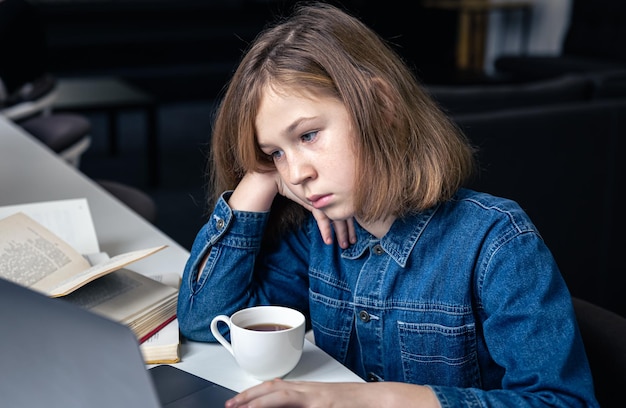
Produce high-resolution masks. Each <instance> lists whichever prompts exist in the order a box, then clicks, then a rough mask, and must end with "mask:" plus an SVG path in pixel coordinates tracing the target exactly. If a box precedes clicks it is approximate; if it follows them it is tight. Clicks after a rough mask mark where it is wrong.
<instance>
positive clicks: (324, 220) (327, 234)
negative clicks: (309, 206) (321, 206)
mask: <svg viewBox="0 0 626 408" xmlns="http://www.w3.org/2000/svg"><path fill="white" fill-rule="evenodd" d="M312 213H313V217H314V218H315V220H316V221H317V227H318V228H319V230H320V234H321V235H322V239H323V240H324V243H325V244H327V245H330V244H332V243H333V228H332V222H331V221H330V219H329V218H328V217H327V216H326V215H324V213H323V212H321V211H319V210H315V209H314V210H313V211H312Z"/></svg>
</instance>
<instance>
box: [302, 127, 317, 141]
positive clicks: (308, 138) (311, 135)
mask: <svg viewBox="0 0 626 408" xmlns="http://www.w3.org/2000/svg"><path fill="white" fill-rule="evenodd" d="M316 137H317V130H316V131H313V132H307V133H305V134H303V135H302V136H300V140H302V141H303V142H312V141H313V140H315V138H316Z"/></svg>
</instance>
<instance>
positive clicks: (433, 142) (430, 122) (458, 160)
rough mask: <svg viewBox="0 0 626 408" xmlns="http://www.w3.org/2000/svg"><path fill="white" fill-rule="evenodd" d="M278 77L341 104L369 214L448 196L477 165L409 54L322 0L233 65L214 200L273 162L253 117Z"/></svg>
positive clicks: (219, 134)
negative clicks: (353, 137) (418, 76)
mask: <svg viewBox="0 0 626 408" xmlns="http://www.w3.org/2000/svg"><path fill="white" fill-rule="evenodd" d="M271 85H276V86H277V87H280V88H285V89H295V90H302V91H303V92H312V93H314V94H318V95H320V94H321V95H327V96H328V95H330V96H333V97H336V98H338V99H339V100H340V101H341V102H343V104H344V105H345V107H346V109H347V110H348V112H349V115H350V116H351V119H352V122H353V123H352V126H354V129H355V131H356V132H355V133H356V134H357V135H359V136H360V138H359V137H357V140H355V141H354V143H355V151H356V155H357V169H356V174H358V175H359V177H358V179H357V180H356V181H355V183H356V188H355V191H356V197H355V212H356V215H357V216H358V217H359V218H360V219H362V220H364V221H372V220H376V219H379V218H381V217H385V216H387V215H391V214H393V215H396V216H399V217H401V216H403V215H405V214H407V213H410V212H414V211H420V210H424V209H426V208H429V207H431V206H433V205H435V204H437V203H438V202H441V201H443V200H447V199H449V198H450V197H451V196H452V195H453V194H454V193H455V192H456V190H457V189H458V188H459V187H460V186H461V185H462V184H463V182H464V181H465V180H466V179H467V178H468V177H469V176H470V174H471V173H472V171H473V166H474V162H473V150H472V148H471V146H470V145H469V143H468V142H467V139H466V138H465V136H464V135H463V134H462V133H461V132H460V131H459V129H458V128H457V127H456V126H455V125H454V124H453V122H452V121H451V120H450V119H449V118H448V117H447V116H446V115H445V114H444V113H442V111H441V110H440V109H439V108H438V107H437V105H436V104H435V103H434V102H433V101H432V99H431V98H430V97H429V96H428V95H427V93H426V92H425V91H424V89H423V88H422V87H421V86H420V85H419V83H418V81H417V79H416V78H415V77H414V75H413V74H412V72H411V71H410V70H409V68H408V67H407V66H406V65H405V64H404V63H403V61H402V59H401V58H400V57H399V56H398V55H397V54H395V52H394V51H393V50H392V49H391V48H390V47H389V46H388V45H387V44H386V43H385V42H384V41H383V40H382V39H381V38H380V37H379V36H378V35H377V34H376V33H374V32H373V31H372V30H371V29H369V28H368V27H367V26H365V25H364V24H363V23H362V22H360V21H359V20H358V19H356V18H354V17H352V16H350V15H348V14H347V13H345V12H343V11H341V10H340V9H338V8H336V7H334V6H331V5H328V4H323V3H317V4H314V5H301V6H299V7H296V9H295V11H294V13H293V14H292V15H291V17H290V18H288V19H286V20H283V21H280V22H279V23H278V24H277V25H273V26H270V27H268V28H266V29H265V31H263V32H262V33H261V34H260V35H259V36H258V37H257V39H256V40H255V41H254V42H253V44H252V45H251V47H250V48H249V49H248V51H247V52H246V53H245V55H244V57H243V59H242V61H241V62H240V64H239V66H238V68H237V70H236V72H235V73H234V76H233V77H232V79H231V81H230V83H229V86H228V87H227V89H226V93H225V95H224V98H223V100H222V102H221V105H220V107H219V110H218V112H217V116H216V120H215V125H214V130H213V140H212V151H211V153H212V161H211V162H210V166H211V169H210V173H209V175H210V176H211V177H212V181H213V183H212V188H213V194H214V197H213V200H215V199H216V198H217V197H218V196H219V195H220V194H221V193H222V192H223V191H225V190H230V189H234V188H235V187H236V186H237V184H238V183H239V181H240V180H241V178H242V177H243V175H244V174H245V173H246V172H247V171H249V170H256V171H259V170H262V168H263V167H264V166H267V165H268V163H269V162H268V161H267V157H266V155H265V154H263V152H261V150H260V149H259V147H258V145H257V142H256V138H255V127H254V123H255V118H256V115H257V111H258V108H259V103H260V100H261V93H262V92H263V90H264V89H265V88H266V87H267V86H271ZM292 204H293V205H292ZM286 207H296V209H293V208H292V209H291V210H290V209H288V208H281V209H280V211H281V213H280V218H281V219H283V221H284V220H285V219H287V220H288V223H292V222H293V221H296V220H298V219H299V218H298V216H299V215H298V214H302V212H301V207H300V206H299V205H297V204H295V203H287V204H286ZM294 211H295V212H294ZM272 212H274V213H275V212H276V211H274V208H273V211H272ZM294 214H295V215H296V216H295V218H293V217H292V216H293V215H294Z"/></svg>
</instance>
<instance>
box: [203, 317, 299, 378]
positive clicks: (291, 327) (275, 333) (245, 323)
mask: <svg viewBox="0 0 626 408" xmlns="http://www.w3.org/2000/svg"><path fill="white" fill-rule="evenodd" d="M220 322H223V323H225V324H226V325H228V327H229V329H230V342H228V340H226V339H225V338H224V336H222V334H221V333H220V331H219V329H218V324H220ZM305 322H306V319H305V318H304V315H303V314H302V313H300V312H299V311H297V310H294V309H290V308H288V307H282V306H256V307H250V308H247V309H243V310H240V311H238V312H236V313H235V314H233V315H232V316H231V317H228V316H226V315H219V316H216V317H215V318H213V321H211V333H213V336H215V338H216V339H217V341H219V342H220V343H221V344H222V345H223V346H224V347H226V349H227V350H228V351H229V352H230V353H231V354H232V355H233V356H234V357H235V360H236V361H237V364H239V367H241V368H242V369H243V370H244V371H246V372H247V373H248V374H250V375H251V376H253V377H255V378H256V379H258V380H261V381H264V380H272V379H274V378H281V377H283V376H285V375H287V374H288V373H289V372H290V371H291V370H293V369H294V367H295V366H296V365H297V364H298V361H300V357H301V356H302V348H303V347H304V331H305ZM257 325H281V326H287V328H284V329H282V330H270V331H265V330H262V331H259V330H258V329H257V330H255V329H251V328H250V327H251V326H257ZM266 329H267V328H266Z"/></svg>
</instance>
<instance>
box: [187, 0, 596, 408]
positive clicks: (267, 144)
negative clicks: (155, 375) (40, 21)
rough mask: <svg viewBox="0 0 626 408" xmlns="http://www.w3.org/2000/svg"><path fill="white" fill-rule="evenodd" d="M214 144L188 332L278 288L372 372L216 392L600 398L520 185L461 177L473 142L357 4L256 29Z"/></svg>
mask: <svg viewBox="0 0 626 408" xmlns="http://www.w3.org/2000/svg"><path fill="white" fill-rule="evenodd" d="M212 155H213V156H212V157H213V160H212V162H211V164H212V168H211V175H212V177H213V184H212V188H213V189H214V190H213V191H214V192H215V198H214V201H213V203H212V208H213V213H212V214H211V216H210V218H209V220H208V222H207V223H206V225H205V226H204V227H203V228H202V229H201V230H200V232H199V233H198V235H197V237H196V240H195V242H194V245H193V247H192V251H191V256H190V259H189V261H188V263H187V265H186V267H185V271H184V277H183V283H182V286H181V289H180V295H179V304H178V319H179V322H180V327H181V332H182V334H183V335H184V336H186V337H187V338H189V339H193V340H199V341H214V339H213V337H212V335H211V333H210V330H209V324H210V322H211V320H212V319H213V317H214V316H216V315H218V314H227V315H230V314H232V313H234V312H235V311H237V310H239V309H242V308H244V307H248V306H253V305H266V304H281V305H286V306H290V307H293V308H296V309H299V310H301V311H303V312H304V313H305V314H306V315H307V316H308V321H309V322H310V325H311V327H312V329H313V332H314V336H315V340H316V344H317V345H318V346H319V347H321V348H322V349H323V350H325V351H326V352H327V353H329V354H330V355H332V356H333V357H334V358H335V359H337V360H338V361H340V362H341V363H343V364H345V365H346V366H347V367H348V368H350V369H351V370H353V371H354V372H355V373H357V374H358V375H360V376H361V377H362V378H363V379H365V380H367V381H368V382H367V383H354V384H352V383H345V384H326V383H313V382H290V381H281V380H275V381H270V382H265V383H263V384H260V385H258V386H256V387H253V388H251V389H249V390H247V391H245V392H243V393H241V394H239V395H238V396H237V397H235V398H233V399H232V400H230V401H229V402H228V403H227V407H231V408H234V407H243V406H245V407H279V406H289V407H293V406H298V407H314V406H315V407H320V406H338V407H359V408H363V407H370V406H371V407H392V406H398V407H441V406H444V407H450V406H455V407H462V406H467V407H476V406H517V407H522V406H528V407H531V406H532V407H538V406H551V407H583V406H585V407H587V406H592V407H593V406H597V403H596V401H595V399H594V395H593V386H592V379H591V375H590V372H589V367H588V363H587V359H586V356H585V353H584V349H583V344H582V341H581V338H580V335H579V332H578V328H577V326H576V321H575V317H574V313H573V308H572V304H571V300H570V294H569V293H568V290H567V287H566V285H565V283H564V281H563V279H562V278H561V276H560V273H559V271H558V268H557V266H556V264H555V262H554V260H553V258H552V256H551V254H550V251H549V250H548V248H547V247H546V246H545V245H544V242H543V241H542V240H541V237H540V236H539V233H538V232H537V230H536V229H535V227H534V226H533V224H532V223H531V221H530V220H529V219H528V217H527V215H526V214H525V213H524V212H523V211H522V210H521V209H520V207H519V206H518V205H517V204H516V203H514V202H511V201H509V200H505V199H502V198H497V197H493V196H490V195H487V194H482V193H478V192H475V191H471V190H468V189H465V188H463V183H464V182H465V181H466V180H467V178H468V177H469V176H470V174H471V172H472V169H473V151H472V148H471V146H470V145H469V144H468V142H467V140H466V139H465V138H464V136H463V135H462V134H461V133H460V132H459V131H458V129H457V128H456V127H455V126H454V125H453V124H452V123H451V121H450V120H449V119H448V118H447V117H446V116H445V115H444V114H442V112H441V111H440V110H439V109H438V108H437V107H436V105H435V104H434V103H433V102H432V100H431V99H430V98H429V97H428V96H427V95H426V94H425V92H424V90H423V89H422V88H421V87H420V86H419V84H418V83H417V81H416V79H415V78H414V77H413V76H412V74H411V72H410V70H409V69H408V68H407V67H406V66H405V65H404V64H403V63H402V61H401V59H400V58H399V57H398V56H397V55H395V54H394V53H393V52H392V51H391V50H390V48H388V47H387V46H386V45H385V44H384V42H383V41H381V39H380V38H379V37H378V36H377V35H376V34H375V33H374V32H372V31H371V30H370V29H368V28H367V27H366V26H364V25H363V24H362V23H361V22H360V21H358V20H357V19H355V18H353V17H351V16H349V15H347V14H346V13H344V12H342V11H341V10H339V9H337V8H335V7H333V6H330V5H324V4H317V5H311V6H302V7H300V8H298V9H297V10H296V12H295V13H294V15H293V16H292V17H291V18H289V19H288V20H285V21H283V22H282V23H281V24H278V25H276V26H273V27H270V28H268V29H267V30H266V31H265V32H263V33H262V34H261V35H260V36H259V37H258V38H257V40H256V41H255V42H254V43H253V44H252V46H251V48H250V49H249V50H248V52H247V53H246V55H245V56H244V58H243V60H242V61H241V63H240V65H239V67H238V69H237V71H236V72H235V74H234V76H233V78H232V81H231V82H230V85H229V87H228V89H227V91H226V93H225V95H224V99H223V101H222V103H221V106H220V108H219V111H218V115H217V117H216V122H215V128H214V133H213V140H212ZM352 220H354V224H353V223H352ZM320 232H321V234H320ZM333 233H334V234H335V236H336V237H337V239H338V241H339V243H338V244H333V243H332V234H333Z"/></svg>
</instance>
